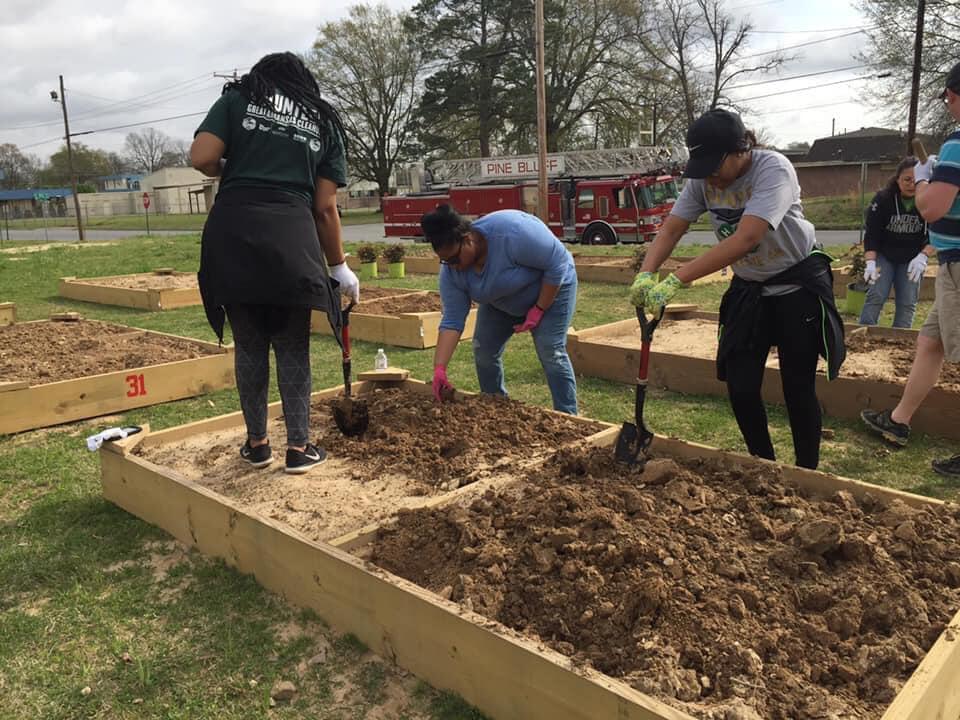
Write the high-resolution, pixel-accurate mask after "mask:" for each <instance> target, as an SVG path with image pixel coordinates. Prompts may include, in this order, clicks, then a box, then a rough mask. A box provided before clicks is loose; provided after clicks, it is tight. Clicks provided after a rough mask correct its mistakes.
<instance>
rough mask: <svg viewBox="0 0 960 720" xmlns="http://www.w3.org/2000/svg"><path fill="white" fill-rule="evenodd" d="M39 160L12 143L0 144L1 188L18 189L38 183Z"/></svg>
mask: <svg viewBox="0 0 960 720" xmlns="http://www.w3.org/2000/svg"><path fill="white" fill-rule="evenodd" d="M39 164H40V163H39V161H38V160H37V158H35V157H34V156H32V155H24V154H23V153H22V152H21V151H20V148H18V147H17V146H16V145H14V144H12V143H3V144H0V171H2V175H3V177H0V188H3V189H4V190H16V189H21V188H30V187H33V186H34V185H36V182H37V173H38V172H39Z"/></svg>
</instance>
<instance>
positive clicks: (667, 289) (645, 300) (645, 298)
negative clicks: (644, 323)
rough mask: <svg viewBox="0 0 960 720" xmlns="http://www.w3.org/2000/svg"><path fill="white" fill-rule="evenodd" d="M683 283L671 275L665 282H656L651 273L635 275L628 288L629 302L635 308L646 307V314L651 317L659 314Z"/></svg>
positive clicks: (655, 277) (654, 276)
mask: <svg viewBox="0 0 960 720" xmlns="http://www.w3.org/2000/svg"><path fill="white" fill-rule="evenodd" d="M682 287H683V283H682V282H680V280H679V278H677V276H676V275H674V274H673V273H670V275H669V276H668V277H667V279H666V280H663V281H661V282H657V276H656V275H655V274H654V273H652V272H640V273H637V276H636V278H634V280H633V285H631V286H630V302H631V303H632V304H633V305H634V306H636V307H640V306H641V305H643V306H646V309H647V312H648V313H650V314H651V315H653V316H657V315H658V314H659V313H660V308H662V307H665V306H666V305H667V303H669V302H670V301H671V300H673V296H674V295H676V294H677V292H678V291H679V290H680V288H682Z"/></svg>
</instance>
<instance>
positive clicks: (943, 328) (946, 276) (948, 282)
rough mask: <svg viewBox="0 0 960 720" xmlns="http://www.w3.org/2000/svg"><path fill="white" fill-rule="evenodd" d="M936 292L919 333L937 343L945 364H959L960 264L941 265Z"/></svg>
mask: <svg viewBox="0 0 960 720" xmlns="http://www.w3.org/2000/svg"><path fill="white" fill-rule="evenodd" d="M935 292H936V298H935V299H934V301H933V308H932V309H931V310H930V314H929V315H927V319H926V321H925V322H924V323H923V327H921V328H920V334H921V335H925V336H926V337H930V338H935V339H937V340H940V341H941V342H942V343H943V353H944V358H945V359H946V361H947V362H955V363H960V262H952V263H947V264H946V265H941V266H940V269H939V270H938V271H937V284H936V289H935Z"/></svg>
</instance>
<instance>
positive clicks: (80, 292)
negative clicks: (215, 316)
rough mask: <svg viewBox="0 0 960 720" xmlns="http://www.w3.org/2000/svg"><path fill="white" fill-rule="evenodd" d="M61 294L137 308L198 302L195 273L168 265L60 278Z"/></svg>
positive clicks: (168, 307)
mask: <svg viewBox="0 0 960 720" xmlns="http://www.w3.org/2000/svg"><path fill="white" fill-rule="evenodd" d="M59 294H60V296H61V297H65V298H70V299H71V300H81V301H83V302H90V303H98V304H101V305H120V306H122V307H132V308H137V309H138V310H152V311H157V310H172V309H174V308H180V307H188V306H191V305H200V304H201V303H202V300H201V298H200V287H199V285H198V284H197V274H196V273H192V272H176V271H174V270H169V269H159V270H154V271H153V272H149V273H134V274H131V275H109V276H104V277H95V278H75V277H64V278H60V284H59Z"/></svg>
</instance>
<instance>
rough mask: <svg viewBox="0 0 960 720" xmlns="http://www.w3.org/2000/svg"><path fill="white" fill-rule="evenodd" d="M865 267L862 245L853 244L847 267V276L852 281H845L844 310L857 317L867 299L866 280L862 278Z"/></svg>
mask: <svg viewBox="0 0 960 720" xmlns="http://www.w3.org/2000/svg"><path fill="white" fill-rule="evenodd" d="M866 269H867V261H866V258H864V256H863V246H862V245H854V247H853V252H852V253H851V255H850V266H849V267H848V268H847V276H848V277H849V278H850V279H851V280H853V282H850V283H847V298H846V301H845V303H844V311H845V312H847V313H848V314H850V315H856V316H857V317H860V311H861V310H863V304H864V302H866V299H867V282H866V281H865V280H864V279H863V272H864V270H866Z"/></svg>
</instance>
